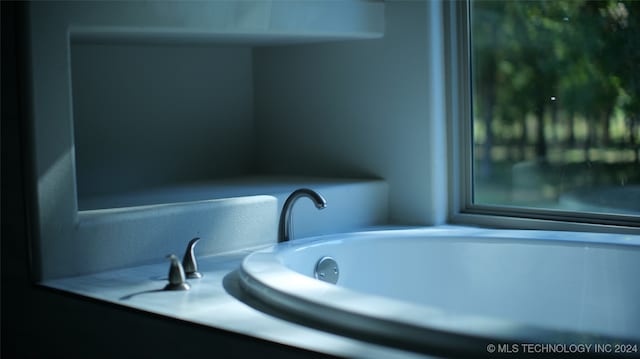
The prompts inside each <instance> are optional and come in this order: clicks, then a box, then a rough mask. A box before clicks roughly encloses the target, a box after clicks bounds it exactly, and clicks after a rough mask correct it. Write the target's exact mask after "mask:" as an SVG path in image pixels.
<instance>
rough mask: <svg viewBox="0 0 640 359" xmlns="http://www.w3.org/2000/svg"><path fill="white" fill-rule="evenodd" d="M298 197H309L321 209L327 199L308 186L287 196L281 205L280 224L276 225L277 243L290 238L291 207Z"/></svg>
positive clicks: (325, 204)
mask: <svg viewBox="0 0 640 359" xmlns="http://www.w3.org/2000/svg"><path fill="white" fill-rule="evenodd" d="M300 197H309V198H311V200H312V201H313V202H314V204H315V205H316V208H317V209H323V208H325V207H326V206H327V201H326V200H325V199H324V197H322V196H321V195H320V194H319V193H317V192H316V191H314V190H311V189H308V188H300V189H297V190H295V191H293V193H291V194H290V195H289V197H287V200H286V201H284V205H283V206H282V212H281V213H280V224H279V225H278V243H280V242H287V241H288V240H289V239H291V232H292V230H291V208H292V207H293V203H295V201H296V200H297V199H298V198H300Z"/></svg>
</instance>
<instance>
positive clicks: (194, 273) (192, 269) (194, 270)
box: [182, 237, 202, 278]
mask: <svg viewBox="0 0 640 359" xmlns="http://www.w3.org/2000/svg"><path fill="white" fill-rule="evenodd" d="M199 240H200V237H196V238H194V239H192V240H190V241H189V244H188V245H187V250H186V251H185V252H184V258H183V259H182V266H183V267H184V271H185V273H186V275H187V278H202V273H200V272H198V263H197V262H196V256H195V254H193V247H195V246H196V243H198V241H199Z"/></svg>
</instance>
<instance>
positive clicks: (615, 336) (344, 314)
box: [240, 228, 640, 355]
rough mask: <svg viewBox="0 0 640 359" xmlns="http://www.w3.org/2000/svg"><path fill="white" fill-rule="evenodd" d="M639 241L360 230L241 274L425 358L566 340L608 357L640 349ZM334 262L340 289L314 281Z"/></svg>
mask: <svg viewBox="0 0 640 359" xmlns="http://www.w3.org/2000/svg"><path fill="white" fill-rule="evenodd" d="M605 242H607V243H605ZM639 242H640V237H639V236H624V235H601V234H593V233H570V232H542V231H509V230H481V229H467V228H465V229H460V228H453V229H450V228H441V229H404V230H382V231H371V232H359V233H348V234H337V235H329V236H323V237H313V238H306V239H297V240H293V241H292V242H288V243H282V244H279V245H276V246H273V247H272V248H269V249H266V250H261V251H258V252H255V253H252V254H251V255H249V256H247V257H246V258H245V260H244V261H243V263H242V267H241V270H240V277H241V283H242V286H243V288H244V289H245V291H247V292H248V294H249V295H251V296H252V297H254V298H256V299H258V300H260V301H261V302H263V303H264V304H266V305H268V306H269V307H270V308H273V309H274V310H276V311H278V312H281V313H287V315H288V316H294V317H296V318H298V320H299V321H301V322H304V323H306V324H309V325H310V326H315V327H318V328H321V329H325V330H329V331H333V332H336V333H339V334H342V335H347V336H353V337H356V338H359V339H364V340H367V341H371V342H376V343H379V344H384V345H389V346H394V347H399V348H403V349H408V350H413V351H418V352H422V353H430V354H444V355H474V354H478V355H486V354H490V352H492V351H496V350H498V349H501V351H502V352H504V351H505V350H506V351H508V350H512V349H515V350H520V351H521V353H522V350H523V349H524V347H523V346H521V345H522V344H524V343H542V344H557V343H561V344H565V345H567V346H565V347H559V346H556V347H554V348H555V349H556V350H565V351H567V350H571V348H573V349H576V347H575V346H574V347H571V348H570V347H569V345H571V344H574V345H579V344H583V345H587V344H592V345H595V344H602V345H604V346H600V349H601V350H600V352H599V354H611V353H605V349H606V348H610V349H611V348H613V347H612V346H609V347H607V346H606V345H615V344H616V343H617V344H620V343H623V344H624V343H629V344H638V349H636V350H640V280H639V279H638V276H640V246H638V244H639ZM325 256H330V257H332V258H333V259H335V261H336V263H337V265H338V268H339V277H338V281H337V283H336V284H330V283H326V282H324V281H321V280H318V279H314V275H315V274H314V272H315V266H316V263H317V262H318V261H319V259H321V258H323V257H325ZM505 344H507V345H505ZM491 345H496V347H491ZM512 345H515V347H512ZM538 348H540V347H538ZM584 348H585V347H583V349H584ZM632 350H633V349H632ZM588 353H590V354H598V353H597V352H596V351H595V346H592V347H591V348H590V350H589V352H588ZM635 354H638V353H635Z"/></svg>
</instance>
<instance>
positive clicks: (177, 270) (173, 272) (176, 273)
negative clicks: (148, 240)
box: [164, 254, 191, 290]
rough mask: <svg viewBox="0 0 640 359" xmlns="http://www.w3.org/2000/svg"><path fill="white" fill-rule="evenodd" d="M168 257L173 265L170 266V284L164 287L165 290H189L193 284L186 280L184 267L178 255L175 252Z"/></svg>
mask: <svg viewBox="0 0 640 359" xmlns="http://www.w3.org/2000/svg"><path fill="white" fill-rule="evenodd" d="M167 258H169V259H170V260H171V265H170V267H169V284H167V285H166V286H165V287H164V290H189V289H190V288H191V286H190V285H189V283H187V281H186V280H185V276H184V269H183V268H182V264H180V261H179V260H178V257H177V256H176V255H175V254H169V255H168V256H167Z"/></svg>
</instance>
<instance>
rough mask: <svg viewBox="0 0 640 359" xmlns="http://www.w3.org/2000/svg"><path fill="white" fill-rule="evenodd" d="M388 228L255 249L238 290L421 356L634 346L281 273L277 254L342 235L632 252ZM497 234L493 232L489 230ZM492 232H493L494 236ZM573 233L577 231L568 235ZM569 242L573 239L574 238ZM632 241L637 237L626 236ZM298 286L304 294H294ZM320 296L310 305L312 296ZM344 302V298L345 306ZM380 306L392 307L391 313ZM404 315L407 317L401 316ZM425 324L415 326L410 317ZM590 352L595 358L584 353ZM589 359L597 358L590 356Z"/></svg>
mask: <svg viewBox="0 0 640 359" xmlns="http://www.w3.org/2000/svg"><path fill="white" fill-rule="evenodd" d="M446 227H447V228H439V229H435V228H429V229H428V230H425V228H417V229H416V228H413V227H411V228H400V229H398V228H393V229H387V228H383V229H371V230H365V231H359V232H348V233H336V234H329V235H322V236H314V237H307V238H302V239H296V240H295V241H293V242H288V243H281V244H278V245H273V246H271V247H268V248H264V249H261V250H258V251H255V252H253V253H251V254H249V255H248V256H246V257H245V258H244V260H243V261H242V264H241V267H240V270H239V277H240V285H241V287H242V289H243V290H244V291H246V292H247V294H248V295H250V296H252V297H254V298H256V299H258V300H260V301H261V302H263V303H265V304H266V305H268V306H270V307H273V308H275V309H276V310H278V311H284V312H287V313H289V314H293V315H295V316H296V317H297V318H300V319H301V320H303V321H307V322H309V323H310V324H312V325H316V326H318V325H319V326H320V327H323V328H328V331H330V332H334V333H336V334H342V335H347V336H352V337H354V338H360V339H364V340H366V341H372V342H374V343H378V344H383V345H388V346H392V347H397V348H400V349H406V350H411V351H415V352H421V353H425V354H436V355H437V354H443V355H451V354H452V353H454V355H472V356H486V355H489V354H490V353H488V352H487V349H486V348H487V345H489V344H518V343H559V344H562V343H566V344H576V343H585V344H587V343H593V344H595V343H602V344H607V343H613V342H620V341H623V342H633V343H635V342H638V343H640V338H620V337H612V336H606V335H602V334H597V333H584V332H577V331H567V330H559V329H554V328H543V327H537V326H533V325H530V324H523V323H517V322H513V321H508V320H504V319H498V318H488V317H482V316H470V315H462V314H452V313H446V312H444V311H442V310H439V309H438V308H435V307H431V306H426V305H424V306H423V305H418V304H413V303H408V302H405V301H401V300H397V299H391V298H386V297H382V296H378V295H373V294H368V293H362V292H358V291H355V290H352V289H349V288H345V287H340V286H336V285H333V284H329V283H325V282H322V281H319V280H316V279H314V278H310V277H307V276H305V275H303V274H300V273H298V272H296V271H294V270H292V269H289V268H287V267H286V266H285V265H284V264H283V263H282V262H281V261H280V258H279V255H280V254H281V252H287V251H290V250H295V249H296V248H298V247H303V246H308V245H313V244H314V243H315V242H325V241H332V240H341V239H344V236H345V235H346V236H351V237H358V238H363V237H364V238H366V237H369V236H379V235H395V236H401V237H405V236H424V235H426V234H428V235H430V236H433V237H460V236H461V235H464V236H475V237H481V238H495V239H505V240H508V239H535V240H538V239H542V240H550V241H553V242H552V243H550V244H556V245H558V244H560V245H563V244H564V245H567V244H569V245H570V244H576V243H583V244H585V243H588V244H589V245H594V246H600V245H602V246H605V247H610V246H612V245H613V246H614V247H618V246H621V245H622V246H625V245H631V246H632V247H634V248H640V246H638V241H629V237H628V236H627V235H610V234H606V235H603V234H599V233H590V234H587V236H584V234H585V233H582V232H581V233H579V235H580V236H579V237H578V236H575V235H571V234H572V232H550V231H528V230H526V231H522V230H485V229H474V230H472V231H471V232H470V231H469V229H467V228H462V229H460V228H451V227H448V226H446ZM497 231H499V232H497ZM496 234H500V235H496ZM575 234H578V233H575ZM577 238H580V239H579V240H578V239H577ZM632 239H635V240H638V239H640V237H639V236H634V238H632ZM300 288H305V290H300ZM320 294H321V295H322V296H323V299H322V300H318V299H317V297H318V295H320ZM345 299H346V301H345ZM380 308H394V310H393V313H387V312H385V311H381V310H380ZM407 313H410V314H407ZM425 316H426V317H428V318H430V319H429V321H427V322H425V321H424V320H421V321H417V320H415V318H417V317H421V318H424V317H425ZM587 354H590V355H594V354H595V353H587ZM596 356H597V355H596Z"/></svg>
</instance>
